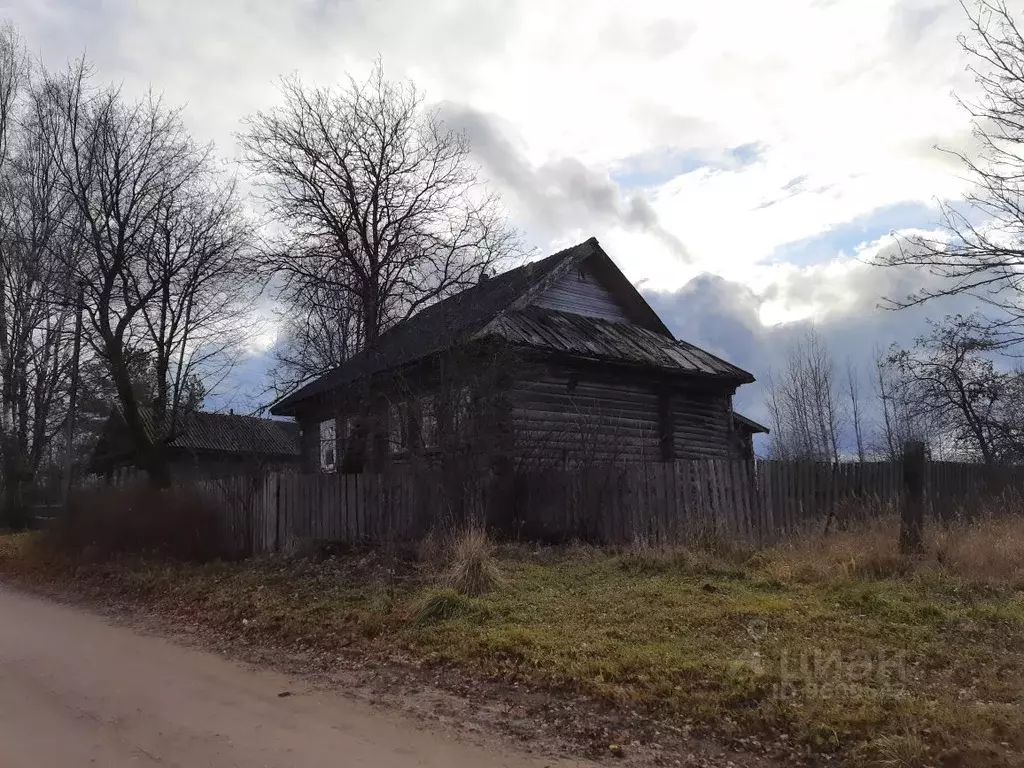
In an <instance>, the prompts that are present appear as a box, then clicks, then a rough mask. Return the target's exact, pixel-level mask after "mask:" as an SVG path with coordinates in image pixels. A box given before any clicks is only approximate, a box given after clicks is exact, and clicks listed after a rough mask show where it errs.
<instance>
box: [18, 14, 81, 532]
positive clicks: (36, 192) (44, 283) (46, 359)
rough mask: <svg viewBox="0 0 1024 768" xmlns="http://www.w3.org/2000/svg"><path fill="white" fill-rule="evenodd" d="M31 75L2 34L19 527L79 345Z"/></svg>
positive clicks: (59, 200)
mask: <svg viewBox="0 0 1024 768" xmlns="http://www.w3.org/2000/svg"><path fill="white" fill-rule="evenodd" d="M31 74H32V72H31V67H30V66H29V63H28V59H27V57H26V56H25V55H24V52H23V48H22V44H21V42H20V39H19V38H18V36H17V33H16V32H14V30H13V29H12V28H11V27H9V26H8V27H5V28H2V29H0V482H2V487H3V496H4V500H3V502H4V503H3V509H4V512H5V517H6V522H7V523H8V524H9V525H12V526H14V527H20V526H21V525H23V524H24V523H25V522H26V513H27V510H26V503H27V498H26V493H27V492H28V491H29V490H30V489H31V487H32V486H33V485H34V483H35V480H36V478H37V475H38V472H39V469H40V465H41V463H42V462H43V460H44V458H45V457H46V455H47V453H48V451H49V448H50V445H51V442H52V440H53V438H54V435H55V433H56V432H57V430H58V429H59V428H60V426H61V423H62V422H63V420H64V416H65V409H64V401H63V396H64V394H65V389H66V384H67V379H68V374H69V370H70V369H69V349H70V347H71V343H70V339H69V336H68V331H69V320H70V312H69V310H68V308H67V307H66V306H63V305H61V304H60V303H59V302H54V296H55V295H57V296H59V295H61V294H62V293H64V292H65V288H66V283H67V272H66V269H65V268H64V264H63V259H62V258H61V254H62V253H64V252H65V251H66V250H67V249H68V247H69V243H68V241H67V240H66V238H64V237H63V233H62V231H61V226H62V223H63V222H64V221H65V220H66V218H67V216H68V211H69V206H68V200H67V198H66V196H64V195H63V194H62V193H61V192H60V190H59V187H58V183H57V182H58V176H57V173H56V169H55V166H54V163H53V162H52V159H51V157H50V155H49V152H48V151H47V149H46V147H45V145H44V143H43V142H42V141H41V139H40V134H39V130H38V129H39V126H38V125H37V124H36V123H35V122H34V121H33V120H32V115H31V112H30V111H29V110H27V109H26V103H27V98H26V96H27V91H28V87H29V84H30V78H31Z"/></svg>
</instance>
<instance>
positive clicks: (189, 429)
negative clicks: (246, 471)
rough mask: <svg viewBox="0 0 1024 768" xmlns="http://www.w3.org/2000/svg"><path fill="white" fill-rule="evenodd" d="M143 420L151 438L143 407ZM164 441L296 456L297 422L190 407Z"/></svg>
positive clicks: (187, 447) (151, 424) (189, 447)
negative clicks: (171, 437)
mask: <svg viewBox="0 0 1024 768" xmlns="http://www.w3.org/2000/svg"><path fill="white" fill-rule="evenodd" d="M141 415H142V421H143V424H144V425H145V427H146V430H147V431H148V432H149V435H150V438H151V439H153V438H155V437H156V436H157V435H159V430H157V428H156V422H155V420H154V416H153V412H152V411H150V410H149V409H144V410H143V411H142V413H141ZM175 431H176V433H177V434H176V435H175V436H174V439H172V440H171V441H170V442H169V443H168V444H167V445H168V446H169V447H171V448H176V449H179V450H184V451H200V452H217V451H219V452H225V453H244V454H260V455H273V456H299V455H300V454H299V425H298V424H296V423H295V422H291V421H278V420H276V419H260V418H257V417H255V416H240V415H237V414H233V413H210V412H208V411H194V412H192V413H187V414H185V415H184V416H182V418H181V419H180V421H179V423H178V424H177V425H176V430H175Z"/></svg>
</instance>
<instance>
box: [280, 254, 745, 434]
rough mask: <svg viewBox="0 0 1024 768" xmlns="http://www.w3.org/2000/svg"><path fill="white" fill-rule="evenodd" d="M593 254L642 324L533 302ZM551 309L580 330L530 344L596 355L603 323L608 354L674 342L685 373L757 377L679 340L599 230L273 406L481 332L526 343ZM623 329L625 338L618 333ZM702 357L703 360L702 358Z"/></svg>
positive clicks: (460, 299)
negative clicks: (595, 337) (592, 337)
mask: <svg viewBox="0 0 1024 768" xmlns="http://www.w3.org/2000/svg"><path fill="white" fill-rule="evenodd" d="M586 260H590V261H589V262H588V263H590V264H592V265H593V267H594V269H595V272H596V274H597V275H598V277H599V279H601V280H602V281H603V282H605V283H606V284H608V286H609V287H610V288H612V289H613V291H614V292H615V294H616V297H617V298H618V299H619V300H620V301H621V303H622V304H623V308H624V310H625V311H626V312H627V314H628V315H629V317H630V319H631V320H632V321H633V323H635V325H634V326H625V325H622V324H613V323H609V322H608V321H600V322H603V323H604V325H597V324H595V325H593V326H590V327H589V328H586V327H584V326H585V325H586V323H585V322H584V321H586V320H590V319H592V318H581V317H580V316H576V315H572V316H571V320H567V319H566V318H567V317H570V316H567V315H566V313H560V312H555V311H551V310H541V309H540V308H537V307H531V304H532V303H533V301H534V300H535V299H536V297H537V296H538V295H540V294H541V293H543V292H544V291H545V290H546V289H547V288H548V287H550V286H551V285H552V284H554V283H555V282H556V281H557V280H558V279H560V278H561V277H562V276H563V275H565V274H567V273H569V271H570V270H572V269H574V268H576V267H577V266H579V265H581V264H582V263H583V262H584V261H586ZM544 313H546V315H547V316H548V317H547V325H548V326H551V324H552V323H554V324H556V325H560V327H562V328H563V329H564V328H565V327H566V324H567V323H570V322H571V323H576V326H575V332H574V334H572V335H566V336H564V337H563V338H561V339H560V340H558V341H557V342H555V343H554V344H551V343H547V344H539V343H527V346H534V347H537V348H544V349H552V350H553V351H562V352H565V353H569V354H583V355H585V356H590V357H593V356H595V355H591V354H589V352H590V351H592V350H590V349H589V347H587V344H586V342H585V341H583V340H582V339H581V338H580V335H581V334H583V335H585V334H587V333H590V332H594V331H595V330H597V329H603V330H604V331H605V336H604V342H603V343H602V345H601V347H602V350H601V352H600V354H599V355H596V356H597V357H600V358H601V359H604V360H608V361H617V362H626V363H635V364H641V365H642V364H648V365H650V364H652V363H651V360H649V359H647V360H645V359H642V358H644V357H645V356H646V357H652V356H653V357H659V356H661V355H663V354H664V353H665V350H666V349H667V348H668V347H672V346H673V345H675V346H676V347H678V350H677V351H678V353H679V354H676V355H675V356H674V357H675V358H677V359H676V362H677V364H675V365H668V366H665V367H670V368H672V369H673V370H678V371H679V372H682V373H694V374H703V375H710V376H722V377H726V378H729V379H734V380H735V381H737V382H749V381H753V380H754V377H753V376H751V375H750V374H749V373H747V372H746V371H744V370H742V369H740V368H737V367H736V366H733V365H730V364H729V363H726V362H725V361H724V360H720V359H719V358H716V357H714V356H713V355H710V354H708V353H707V352H703V350H699V349H697V347H694V346H692V345H690V344H686V343H685V342H677V341H676V340H675V339H674V338H673V336H672V333H671V332H670V331H669V329H668V328H667V327H666V326H665V324H664V323H663V322H662V320H661V318H660V317H658V314H657V313H656V312H655V311H654V310H653V309H652V308H651V306H650V305H649V304H648V303H647V301H646V300H645V299H644V298H643V296H641V295H640V292H639V291H637V290H636V288H635V287H634V286H633V284H632V283H630V282H629V280H627V279H626V277H625V275H623V274H622V272H621V271H619V269H618V267H616V266H615V263H614V262H613V261H612V260H611V258H610V257H609V256H608V254H606V253H605V252H604V250H603V249H602V248H601V246H600V244H599V243H598V241H597V238H594V237H591V238H590V239H589V240H586V241H584V242H582V243H579V244H578V245H574V246H572V247H571V248H566V249H565V250H562V251H559V252H558V253H555V254H553V255H551V256H548V257H547V258H544V259H540V260H539V261H534V262H530V263H529V264H525V265H523V266H521V267H517V268H516V269H512V270H509V271H507V272H504V273H502V274H500V275H495V276H494V277H491V278H489V279H487V280H483V281H481V282H480V283H478V284H477V285H475V286H473V287H471V288H467V289H466V290H464V291H461V292H460V293H457V294H455V295H453V296H450V297H449V298H447V299H444V300H443V301H439V302H438V303H437V304H433V305H431V306H429V307H427V308H426V309H424V310H422V311H421V312H419V313H417V314H415V315H413V316H412V317H410V318H408V319H407V320H404V321H402V322H400V323H398V324H397V325H395V326H394V327H393V328H391V329H389V330H388V331H386V332H385V333H383V334H381V336H380V338H379V339H378V341H377V345H376V346H375V347H374V349H373V350H367V351H364V352H360V353H359V354H356V355H354V356H353V357H351V358H349V359H348V360H346V361H345V362H344V363H342V364H341V365H340V366H338V367H337V368H335V369H334V370H332V371H330V372H329V373H326V374H324V375H323V376H321V377H320V378H319V379H316V380H315V381H312V382H310V383H309V384H306V385H305V386H303V387H301V388H300V389H298V390H297V391H295V392H292V393H291V394H289V395H287V396H285V397H283V398H281V399H280V400H278V401H277V402H276V403H274V404H273V405H272V406H271V408H270V412H271V413H273V414H275V415H292V414H294V412H295V408H296V406H297V405H298V404H299V403H300V402H302V401H303V400H306V399H308V398H311V397H315V396H317V395H320V394H323V393H325V392H329V391H331V390H333V389H335V388H337V387H341V386H344V385H346V384H349V383H351V382H353V381H356V380H358V379H361V378H363V377H365V376H371V375H373V374H375V373H379V372H381V371H385V370H388V369H391V368H396V367H398V366H401V365H405V364H407V363H411V362H413V361H415V360H419V359H422V358H424V357H427V356H429V355H431V354H434V353H437V352H440V351H442V350H444V349H448V348H450V347H452V346H456V345H457V344H459V343H462V342H466V341H469V340H471V339H473V338H484V337H486V336H504V337H506V338H508V339H509V340H511V341H517V339H518V340H519V341H520V343H526V341H525V338H526V337H527V336H528V335H529V334H528V332H527V331H526V327H527V324H528V323H529V321H530V320H533V321H534V322H544V318H542V315H543V314H544ZM612 325H614V327H615V330H616V331H617V333H615V334H612V333H610V331H609V329H608V328H607V327H606V326H612ZM517 329H518V330H517ZM630 329H631V330H630ZM615 336H618V337H619V338H613V337H615ZM627 337H628V338H627ZM549 340H550V337H549ZM650 345H653V348H651V349H647V350H646V351H645V352H642V353H641V354H640V355H639V358H638V353H637V347H645V346H650ZM559 348H560V349H559ZM659 350H660V351H659ZM698 353H699V354H698ZM688 356H689V357H690V358H691V360H690V361H689V362H684V361H683V360H682V359H681V358H685V357H688ZM669 357H673V356H672V355H669ZM698 358H700V359H701V360H702V363H696V360H697V359H698ZM691 363H692V364H691Z"/></svg>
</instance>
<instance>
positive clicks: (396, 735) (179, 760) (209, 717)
mask: <svg viewBox="0 0 1024 768" xmlns="http://www.w3.org/2000/svg"><path fill="white" fill-rule="evenodd" d="M282 692H290V693H291V695H289V696H286V697H281V696H280V695H279V694H281V693H282ZM157 765H159V766H164V767H165V768H166V767H167V766H181V767H182V768H186V767H188V768H227V767H228V766H231V768H236V767H237V768H278V767H280V768H304V767H305V766H317V768H320V767H321V766H374V768H407V767H410V766H425V767H426V766H438V768H441V767H442V766H444V768H486V767H487V766H507V767H508V768H527V767H528V766H538V767H539V766H554V765H559V766H566V767H567V768H568V767H569V766H579V765H581V764H576V763H569V762H557V763H556V762H554V761H551V760H542V759H537V758H531V757H528V756H523V755H515V754H510V753H509V752H508V750H505V749H502V748H500V747H499V746H498V745H496V744H495V745H490V746H476V745H470V744H467V743H460V742H459V741H457V740H455V739H453V738H451V737H449V736H447V735H445V734H442V733H437V732H430V731H426V730H421V729H420V728H419V727H418V726H417V724H415V723H413V722H412V721H409V720H405V719H403V718H402V717H401V716H399V715H397V714H396V715H391V714H388V713H383V712H380V711H378V710H376V709H373V708H371V707H369V706H368V705H364V704H361V703H358V702H354V701H350V700H347V699H345V698H343V697H341V696H337V695H334V694H331V693H325V692H322V691H310V690H309V687H308V685H304V684H303V683H302V682H300V681H297V680H294V679H291V678H288V677H286V676H283V675H279V674H275V673H272V672H265V671H252V670H249V669H246V668H244V667H242V666H239V665H237V664H235V663H232V662H230V661H226V660H224V659H222V658H220V657H218V656H216V655H212V654H208V653H205V652H202V651H198V650H193V649H188V648H182V647H180V646H177V645H174V644H173V643H171V642H169V641H165V640H162V639H160V638H155V637H148V636H143V635H140V634H137V633H135V632H133V631H132V630H130V629H127V628H123V627H117V626H113V625H111V624H109V623H107V622H106V621H104V620H103V619H102V618H100V617H97V616H94V615H92V614H89V613H86V612H83V611H81V610H78V609H76V608H71V607H67V606H64V605H58V604H55V603H51V602H48V601H45V600H43V599H40V598H37V597H33V596H29V595H26V594H23V593H20V592H15V591H12V590H10V589H8V588H6V587H3V586H0V766H2V767H3V768H78V766H102V767H103V768H121V766H132V768H141V767H144V766H157Z"/></svg>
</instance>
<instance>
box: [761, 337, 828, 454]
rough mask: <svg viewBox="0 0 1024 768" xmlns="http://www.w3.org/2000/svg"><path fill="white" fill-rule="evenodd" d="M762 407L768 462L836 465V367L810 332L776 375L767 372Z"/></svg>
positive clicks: (795, 345)
mask: <svg viewBox="0 0 1024 768" xmlns="http://www.w3.org/2000/svg"><path fill="white" fill-rule="evenodd" d="M767 406H768V412H769V414H770V416H771V425H772V440H771V443H770V448H769V450H770V455H771V456H772V457H773V458H779V459H814V460H816V461H832V462H837V461H839V440H840V431H841V419H842V415H841V412H840V407H839V392H838V385H837V382H836V373H835V363H834V361H833V360H832V358H831V356H830V355H829V353H828V350H827V349H826V347H825V344H824V342H823V340H822V339H821V337H820V336H819V335H818V333H817V331H815V330H814V329H813V328H811V329H810V330H809V331H808V332H807V333H806V335H805V336H804V337H803V338H801V339H800V340H799V341H797V342H796V343H795V344H793V346H792V347H791V348H790V350H789V354H788V356H787V360H786V367H785V368H784V369H783V370H782V371H781V372H773V371H769V373H768V378H767Z"/></svg>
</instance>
